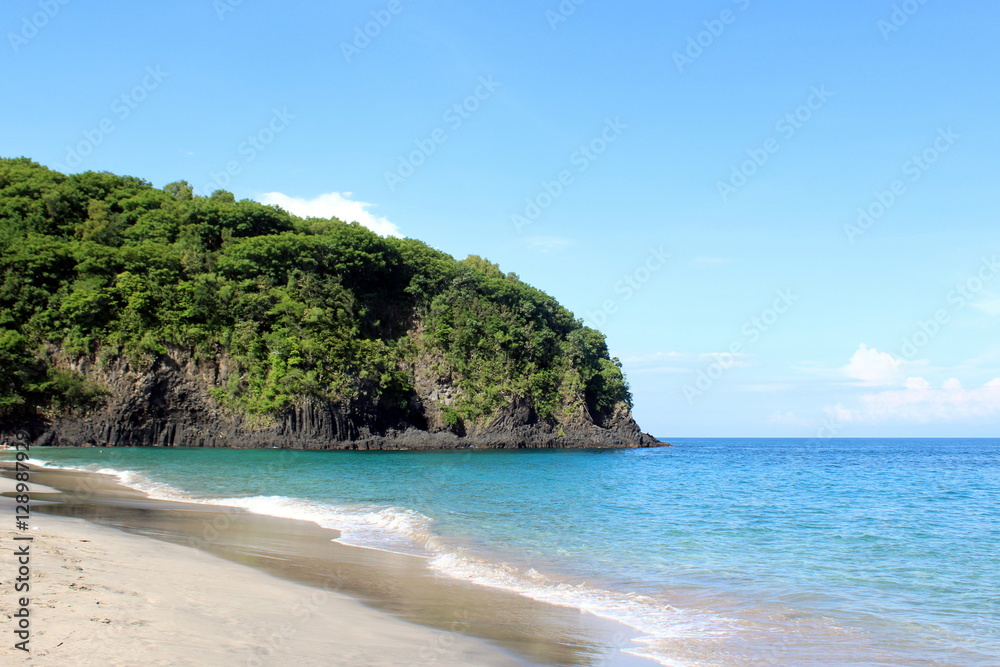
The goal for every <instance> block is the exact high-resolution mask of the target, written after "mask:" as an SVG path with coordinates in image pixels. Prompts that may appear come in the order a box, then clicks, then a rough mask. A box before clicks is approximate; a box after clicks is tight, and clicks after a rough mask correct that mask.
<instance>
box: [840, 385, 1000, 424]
mask: <svg viewBox="0 0 1000 667" xmlns="http://www.w3.org/2000/svg"><path fill="white" fill-rule="evenodd" d="M826 412H827V414H828V415H830V416H832V417H833V418H835V419H836V420H838V421H840V422H843V423H859V424H879V423H910V424H913V423H916V424H927V423H956V422H973V421H982V420H984V419H989V418H996V417H1000V378H996V379H993V380H991V381H989V382H987V383H986V384H985V385H983V386H981V387H977V388H974V389H966V388H964V387H963V386H962V383H961V382H959V381H958V380H956V379H951V380H948V381H946V382H944V383H943V384H942V385H941V387H939V388H934V387H932V386H931V384H930V382H928V381H927V380H925V379H924V378H921V377H914V378H909V379H908V380H907V381H906V385H905V387H904V388H902V389H890V390H886V391H881V392H877V393H872V394H866V395H864V396H862V397H861V398H860V401H859V405H858V407H855V408H849V407H845V406H844V405H842V404H839V403H838V404H837V405H834V406H830V407H828V408H826Z"/></svg>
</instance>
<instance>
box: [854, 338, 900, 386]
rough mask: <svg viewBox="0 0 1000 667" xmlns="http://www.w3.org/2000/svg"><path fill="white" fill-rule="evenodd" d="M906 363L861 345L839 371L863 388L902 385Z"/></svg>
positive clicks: (886, 353)
mask: <svg viewBox="0 0 1000 667" xmlns="http://www.w3.org/2000/svg"><path fill="white" fill-rule="evenodd" d="M907 363H908V362H906V361H905V360H903V359H897V358H896V357H894V356H892V355H891V354H889V353H888V352H879V351H878V350H876V349H875V348H874V347H872V348H869V347H868V346H867V345H865V344H864V343H862V344H861V345H860V346H859V347H858V350H857V351H856V352H855V353H854V356H853V357H851V361H850V362H849V363H848V364H847V365H846V366H844V367H843V368H842V369H841V370H842V371H843V373H844V374H845V375H846V376H847V377H849V378H852V379H854V380H858V381H859V382H860V384H862V385H865V386H869V387H877V386H883V385H900V384H902V383H903V379H904V373H905V371H906V365H907Z"/></svg>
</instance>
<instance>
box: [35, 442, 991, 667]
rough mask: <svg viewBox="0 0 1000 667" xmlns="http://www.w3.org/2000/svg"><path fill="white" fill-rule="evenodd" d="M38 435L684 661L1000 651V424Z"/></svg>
mask: <svg viewBox="0 0 1000 667" xmlns="http://www.w3.org/2000/svg"><path fill="white" fill-rule="evenodd" d="M673 443H674V445H675V446H674V447H672V448H664V449H656V450H624V451H622V450H614V451H608V450H558V451H547V450H542V451H538V450H517V451H448V452H342V451H286V450H246V451H243V450H203V449H187V450H185V449H179V450H178V449H103V450H98V449H41V448H39V449H36V450H35V452H34V454H35V456H36V457H37V458H39V459H41V460H44V461H48V462H51V464H53V465H58V466H70V467H83V468H86V469H90V470H98V469H104V470H106V471H115V472H117V473H118V475H119V477H120V478H121V479H122V480H123V481H124V482H125V483H127V484H130V485H132V486H134V487H136V488H140V489H143V490H145V491H146V492H148V493H150V494H151V495H154V496H159V497H164V498H178V497H182V498H185V499H192V498H195V499H200V500H203V501H209V502H215V503H220V504H232V505H238V506H242V507H247V508H248V509H251V510H253V511H257V512H261V513H267V514H274V515H278V516H288V517H295V518H305V519H310V520H313V521H316V522H317V523H320V524H321V525H324V526H326V527H330V528H338V529H340V530H342V531H343V535H342V537H341V540H342V541H344V542H348V543H351V544H357V545H361V546H369V547H375V548H382V549H388V550H393V551H401V552H405V553H412V554H416V555H421V556H425V557H426V558H427V559H428V561H427V562H428V564H429V566H430V567H433V568H435V569H437V570H439V571H440V572H441V573H442V574H445V575H448V576H454V577H461V578H466V579H470V580H473V581H478V582H480V583H483V584H485V585H491V586H500V587H504V588H509V589H513V590H516V591H519V592H521V593H524V594H526V595H530V596H532V597H536V598H539V599H545V600H550V601H553V602H556V603H559V604H566V605H572V606H576V607H580V608H583V609H587V610H590V611H592V612H594V613H597V614H600V615H602V616H607V617H611V618H616V619H618V620H621V621H623V622H625V623H628V624H629V625H632V626H633V627H635V628H637V629H639V630H641V631H642V632H644V633H645V636H644V638H643V639H642V640H641V642H640V643H639V644H637V645H636V646H635V647H634V649H633V650H634V652H636V653H638V654H641V655H646V656H650V657H653V658H655V659H657V660H659V661H660V662H661V663H662V664H665V665H748V664H789V665H970V666H971V665H976V666H985V665H998V664H1000V633H998V630H1000V440H957V439H956V440H902V439H899V440H833V439H831V440H822V441H817V440H786V439H780V440H772V439H760V440H754V439H681V440H674V441H673Z"/></svg>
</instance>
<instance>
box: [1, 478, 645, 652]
mask: <svg viewBox="0 0 1000 667" xmlns="http://www.w3.org/2000/svg"><path fill="white" fill-rule="evenodd" d="M9 466H10V463H9V462H6V461H5V462H3V463H2V464H0V467H4V468H9ZM10 474H11V473H10V472H9V471H5V472H4V473H3V475H4V479H2V480H0V485H2V486H0V493H3V494H4V497H2V498H0V513H3V514H4V515H6V516H8V517H9V518H10V523H11V528H10V529H7V530H5V533H6V535H7V539H6V540H5V548H4V549H3V552H2V557H0V573H2V575H0V579H2V581H4V593H3V596H4V614H3V616H2V618H0V628H2V636H3V638H4V641H3V644H2V645H0V656H3V661H4V662H5V663H6V664H21V663H24V664H38V665H248V666H250V665H288V664H297V665H518V664H554V665H597V664H616V665H619V664H621V665H648V664H652V663H649V662H647V661H645V660H641V659H639V658H635V657H633V656H630V655H628V654H625V653H622V652H621V649H622V648H625V647H627V646H628V644H629V640H630V639H631V638H632V637H633V636H634V634H635V633H630V632H629V631H627V630H626V629H625V628H624V627H623V626H619V625H617V624H613V623H608V622H603V621H602V619H597V618H596V617H589V615H582V614H580V613H579V612H576V611H573V610H569V609H566V608H562V607H557V606H554V605H548V604H545V603H541V602H537V601H534V600H531V599H528V598H525V597H522V596H519V595H516V594H512V593H509V592H505V591H500V590H496V589H491V588H487V587H483V586H477V585H473V584H466V583H464V582H460V581H456V580H450V579H448V578H443V577H440V576H435V575H434V574H433V573H431V572H429V571H428V568H426V567H425V565H424V564H423V562H422V559H419V558H415V557H410V556H404V555H400V554H393V553H387V552H382V551H376V550H371V549H361V548H356V547H350V546H345V545H342V544H340V543H338V542H332V541H331V531H329V530H326V529H322V528H319V527H318V526H315V525H314V524H310V523H308V522H302V521H294V520H286V519H277V518H274V517H266V516H259V515H253V514H250V513H248V512H245V511H242V510H237V509H232V510H225V509H223V510H222V511H220V508H219V507H214V506H205V505H197V504H185V503H173V502H167V501H160V500H153V499H149V498H147V497H145V496H143V495H142V494H140V493H139V492H136V491H134V490H131V489H127V488H125V487H121V486H120V485H118V484H117V483H116V482H115V481H114V480H112V479H111V478H110V477H107V476H104V475H98V474H90V473H81V472H76V471H65V470H47V469H38V468H35V471H34V472H33V473H32V475H31V497H32V505H33V507H32V512H33V513H32V518H31V522H30V523H31V526H32V529H31V530H29V531H28V532H25V533H21V532H18V531H16V530H13V524H14V501H13V498H12V497H11V496H12V495H13V494H12V492H13V491H14V482H13V480H12V479H9V477H10ZM101 524H103V525H101ZM15 535H22V536H27V535H30V536H31V537H32V538H33V539H32V540H31V541H30V545H31V563H30V567H31V575H30V586H31V589H30V596H29V597H30V604H29V611H30V628H31V635H30V644H29V646H30V648H31V652H30V653H25V652H24V651H21V650H17V649H16V648H14V645H15V643H16V642H17V641H18V639H17V638H16V636H15V635H14V634H13V633H14V630H16V629H17V628H16V627H15V624H16V623H17V622H18V619H16V618H14V617H13V616H12V614H13V611H11V610H14V609H17V608H18V607H17V602H18V596H19V595H21V594H15V593H14V592H13V588H12V586H11V585H10V584H9V583H8V582H9V581H10V580H11V579H13V578H14V575H15V574H16V572H17V571H18V563H17V562H16V560H17V558H16V556H15V549H14V548H12V547H11V545H13V544H21V543H23V542H21V543H14V542H13V541H12V538H13V537H14V536H15Z"/></svg>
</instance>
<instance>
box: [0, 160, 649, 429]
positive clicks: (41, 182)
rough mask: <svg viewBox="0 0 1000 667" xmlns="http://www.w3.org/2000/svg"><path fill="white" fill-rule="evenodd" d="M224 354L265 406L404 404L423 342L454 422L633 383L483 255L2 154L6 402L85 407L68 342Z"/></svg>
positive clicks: (238, 406)
mask: <svg viewBox="0 0 1000 667" xmlns="http://www.w3.org/2000/svg"><path fill="white" fill-rule="evenodd" d="M167 346H179V347H184V348H188V349H190V350H192V351H194V352H195V354H196V355H198V356H200V357H208V356H212V355H218V354H222V353H224V354H227V355H228V356H229V357H231V358H232V359H233V360H234V361H235V363H236V364H237V366H238V369H239V373H238V374H235V375H234V376H232V378H231V381H230V382H229V384H228V385H227V386H225V387H223V388H220V389H219V390H218V391H217V393H216V398H217V399H218V400H219V401H220V402H221V403H222V404H223V405H225V406H226V407H228V408H229V409H232V410H239V411H243V412H245V413H249V414H253V415H263V416H266V415H273V414H276V413H278V412H280V411H282V410H284V409H286V408H288V407H289V406H290V405H291V404H292V403H294V402H295V401H296V400H297V399H298V398H300V397H303V396H310V395H311V396H316V397H320V398H326V399H333V400H342V399H350V398H352V397H355V396H358V395H360V394H366V395H370V396H374V397H376V398H377V399H378V400H379V401H380V402H381V403H382V404H383V405H386V406H390V407H391V406H396V407H398V408H399V409H401V410H402V409H404V408H405V405H406V404H407V401H408V400H409V397H410V396H412V394H413V391H414V388H413V383H414V371H413V367H414V364H415V363H416V361H417V359H418V358H434V359H438V360H440V363H441V364H442V368H441V372H442V373H446V374H448V375H450V377H451V378H452V380H453V382H454V384H455V386H457V387H458V388H459V389H461V396H460V398H459V399H458V400H456V401H455V402H454V403H453V404H451V405H449V406H447V410H448V412H447V414H448V417H449V419H450V420H452V421H454V422H459V421H469V420H480V419H487V418H489V417H490V416H491V415H493V414H494V413H495V412H496V411H497V410H499V409H502V408H503V407H504V406H505V405H509V404H511V402H512V401H519V400H527V401H530V402H531V404H532V405H533V406H534V407H535V409H536V410H537V411H538V413H539V414H541V415H542V416H543V417H549V418H558V417H559V415H558V414H556V413H557V411H558V410H560V409H565V408H566V406H567V405H568V404H570V403H572V401H573V400H575V399H578V400H579V401H583V402H585V403H586V407H587V409H588V410H589V411H590V412H591V414H593V415H595V416H599V415H605V414H609V413H610V411H612V410H613V409H614V406H615V405H616V404H618V403H620V402H625V403H629V404H630V403H631V397H630V394H629V390H628V387H627V385H626V383H625V380H624V377H623V376H622V373H621V369H620V364H618V362H617V360H614V359H611V358H610V357H609V355H608V349H607V345H606V343H605V340H604V337H603V335H601V334H600V333H599V332H597V331H594V330H593V329H589V328H586V327H584V326H583V325H582V323H581V322H580V321H579V320H577V319H576V318H574V317H573V315H572V314H571V313H570V312H569V311H567V310H566V309H565V308H563V307H562V306H560V305H559V304H558V303H557V302H556V301H555V300H554V299H553V298H552V297H550V296H548V295H547V294H544V293H543V292H541V291H539V290H537V289H535V288H533V287H531V286H529V285H526V284H525V283H523V282H522V281H521V280H520V279H518V277H517V276H515V275H514V274H504V273H503V272H502V271H501V270H500V268H499V267H498V266H497V265H495V264H493V263H491V262H489V261H488V260H486V259H483V258H481V257H477V256H470V257H468V258H467V259H465V260H462V261H456V260H455V259H453V258H452V257H451V256H449V255H447V254H445V253H442V252H440V251H438V250H435V249H433V248H431V247H429V246H427V245H426V244H424V243H422V242H420V241H417V240H414V239H398V238H383V237H380V236H378V235H377V234H375V233H373V232H371V231H369V230H368V229H366V228H364V227H362V226H360V225H358V224H357V223H348V222H344V221H341V220H337V219H330V220H318V219H315V218H310V219H302V218H299V217H296V216H294V215H291V214H289V213H287V212H286V211H283V210H281V209H280V208H277V207H274V206H266V205H263V204H260V203H257V202H254V201H250V200H242V201H236V200H235V198H234V197H233V195H232V193H229V192H225V191H221V190H220V191H217V192H215V193H214V194H212V195H211V196H210V197H200V196H195V195H194V194H193V190H192V188H191V186H190V185H189V184H188V183H186V182H184V181H178V182H175V183H171V184H169V185H167V186H165V187H164V188H163V189H157V188H154V187H153V186H152V185H151V184H150V183H148V182H146V181H143V180H141V179H137V178H133V177H127V176H116V175H114V174H110V173H106V172H101V173H96V172H85V173H81V174H74V175H64V174H60V173H58V172H55V171H52V170H49V169H47V168H45V167H43V166H41V165H39V164H36V163H35V162H32V161H31V160H28V159H26V158H16V159H0V369H2V376H3V382H4V384H3V385H2V386H0V415H12V414H20V415H25V414H31V413H34V412H37V411H45V410H58V409H86V408H87V406H89V405H92V404H94V403H95V402H99V401H100V400H101V396H102V393H103V392H104V390H103V388H101V387H98V386H92V385H91V384H89V383H88V381H87V380H86V378H84V377H83V376H80V375H79V374H76V373H74V372H72V371H68V370H66V369H65V368H63V367H57V365H56V364H55V363H54V361H53V350H59V351H60V353H61V354H63V355H64V356H68V357H69V358H81V357H89V358H97V357H100V356H101V355H122V354H123V355H132V356H135V357H142V356H143V355H146V356H148V355H158V354H163V353H164V352H165V351H166V348H167Z"/></svg>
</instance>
